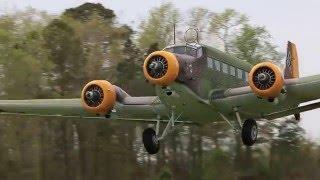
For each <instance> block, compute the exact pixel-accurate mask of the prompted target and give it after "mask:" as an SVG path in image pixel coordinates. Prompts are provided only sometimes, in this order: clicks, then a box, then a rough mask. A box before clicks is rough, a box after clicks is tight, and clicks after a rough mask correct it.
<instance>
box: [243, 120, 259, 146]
mask: <svg viewBox="0 0 320 180" xmlns="http://www.w3.org/2000/svg"><path fill="white" fill-rule="evenodd" d="M241 136H242V142H243V144H244V145H246V146H252V145H253V144H254V143H255V142H256V140H257V136H258V126H257V122H256V121H255V120H254V119H247V120H246V121H244V123H243V126H242V133H241Z"/></svg>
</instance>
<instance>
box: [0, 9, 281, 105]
mask: <svg viewBox="0 0 320 180" xmlns="http://www.w3.org/2000/svg"><path fill="white" fill-rule="evenodd" d="M136 23H139V26H138V28H137V29H133V28H132V27H130V26H128V25H125V24H120V23H118V22H117V16H116V14H115V13H114V11H113V10H111V9H108V8H106V7H104V6H103V5H101V4H99V3H97V4H95V3H85V4H82V5H80V6H78V7H75V8H70V9H66V10H65V11H64V12H63V13H62V14H61V15H59V16H54V15H50V14H48V13H47V12H43V11H38V10H35V9H33V8H27V9H25V10H23V11H16V12H14V13H11V14H6V15H2V16H0V82H1V83H0V95H1V97H2V98H9V99H21V98H70V97H79V95H80V90H81V88H82V87H83V85H84V84H85V83H86V82H88V81H90V80H93V79H107V80H109V81H111V82H112V83H115V84H117V85H120V86H121V87H123V88H124V89H125V90H127V91H129V92H130V93H132V94H134V95H146V94H147V95H152V94H154V90H153V87H152V86H151V85H148V84H147V83H146V82H145V80H144V77H143V74H142V73H141V66H142V63H143V60H144V57H145V56H146V55H147V54H148V53H151V52H152V51H155V50H159V49H162V48H164V47H165V46H167V45H169V44H171V43H172V42H173V25H175V26H176V27H177V42H178V43H184V39H183V36H184V31H185V30H186V29H187V27H196V28H198V29H199V33H200V42H201V43H204V44H207V45H210V46H214V47H216V48H219V49H220V50H222V51H225V52H227V53H230V54H232V55H234V56H236V57H238V58H239V59H242V60H244V61H248V62H250V63H252V64H256V63H258V62H260V61H262V60H266V59H267V60H274V61H276V62H280V60H281V59H282V58H283V54H282V53H281V52H279V51H278V48H277V47H276V46H275V45H273V44H272V43H271V35H270V34H269V33H268V31H267V30H266V28H265V27H263V26H255V25H252V24H251V23H250V21H249V18H248V17H247V16H246V15H244V14H242V13H239V12H237V11H236V10H233V9H226V10H224V11H223V12H218V13H217V12H211V11H210V10H208V9H205V8H201V7H196V8H193V9H191V10H190V11H188V12H184V13H181V12H180V11H179V10H178V9H177V8H176V7H175V6H174V5H173V4H171V3H163V4H162V5H160V6H159V7H154V8H153V9H151V10H150V11H149V14H148V16H147V17H146V18H145V19H143V20H141V22H136Z"/></svg>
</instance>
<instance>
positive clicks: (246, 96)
mask: <svg viewBox="0 0 320 180" xmlns="http://www.w3.org/2000/svg"><path fill="white" fill-rule="evenodd" d="M143 73H144V76H145V78H146V79H147V81H148V82H150V83H152V84H154V85H155V89H156V94H157V96H154V97H132V96H130V95H129V94H127V93H126V92H125V91H124V90H122V89H121V88H120V87H118V86H115V85H112V84H111V83H109V82H108V81H106V80H94V81H91V82H89V83H88V84H87V85H86V86H85V87H84V88H83V90H82V92H81V98H79V99H33V100H1V101H0V111H1V112H9V113H26V114H31V113H33V114H47V115H72V116H81V117H105V118H110V119H121V118H140V119H148V118H155V119H156V121H155V129H153V128H147V129H145V130H144V132H143V134H142V139H143V143H144V146H145V148H146V150H147V151H148V153H150V154H155V153H157V152H158V150H159V147H160V141H162V140H163V139H164V138H165V137H166V135H167V132H168V130H170V129H172V128H173V127H174V126H175V123H176V122H181V121H182V122H184V121H192V122H195V123H199V124H204V123H210V122H215V121H225V122H227V123H228V124H229V125H230V126H231V127H232V128H234V129H235V130H236V131H237V132H241V136H242V141H243V143H244V144H245V145H247V146H252V145H253V144H254V143H255V142H256V139H257V134H258V127H257V123H256V120H262V119H264V120H272V119H275V118H279V117H284V116H288V115H295V117H296V119H299V118H300V114H299V113H300V112H304V111H308V110H312V109H315V108H319V107H320V103H311V104H309V105H305V106H299V104H301V103H303V102H308V101H312V100H316V99H318V98H320V92H319V90H320V75H315V76H309V77H302V78H299V69H298V56H297V51H296V46H295V45H294V44H293V43H291V42H289V43H288V49H287V59H286V67H285V69H284V70H283V71H282V70H281V69H280V68H279V67H278V66H277V65H275V64H273V63H271V62H262V63H260V64H257V65H255V66H252V65H251V64H249V63H248V62H246V61H244V60H239V59H237V58H235V57H232V56H231V55H228V54H225V53H223V52H221V51H219V50H217V49H214V48H212V47H209V46H205V45H200V44H192V45H191V44H186V45H181V46H178V45H173V46H169V47H167V48H165V49H163V50H162V51H156V52H153V53H151V54H150V55H149V56H148V57H147V58H146V59H145V61H144V64H143ZM166 117H169V118H168V120H165V121H163V120H164V119H166ZM243 120H244V121H243ZM160 122H165V123H167V124H166V126H165V128H164V130H163V131H162V132H160Z"/></svg>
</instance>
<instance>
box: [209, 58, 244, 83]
mask: <svg viewBox="0 0 320 180" xmlns="http://www.w3.org/2000/svg"><path fill="white" fill-rule="evenodd" d="M207 62H208V67H209V68H210V69H213V70H216V71H220V72H223V73H224V74H228V75H231V76H233V77H236V78H238V79H242V80H244V81H246V82H248V72H246V71H244V70H242V69H239V68H236V67H234V66H231V65H229V64H226V63H223V62H220V61H219V60H216V59H212V58H210V57H208V58H207Z"/></svg>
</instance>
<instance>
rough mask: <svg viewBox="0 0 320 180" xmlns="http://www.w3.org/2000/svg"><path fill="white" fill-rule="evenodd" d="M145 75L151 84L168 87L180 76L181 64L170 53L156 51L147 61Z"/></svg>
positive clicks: (144, 69)
mask: <svg viewBox="0 0 320 180" xmlns="http://www.w3.org/2000/svg"><path fill="white" fill-rule="evenodd" d="M143 73H144V76H145V78H146V79H147V80H148V81H149V82H150V83H152V84H155V85H160V86H168V85H170V84H171V83H172V82H174V81H175V80H176V78H177V77H178V75H179V62H178V60H177V58H176V56H175V55H174V54H172V53H170V52H167V51H155V52H153V53H151V54H150V55H149V56H148V57H147V58H146V59H145V61H144V64H143Z"/></svg>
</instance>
